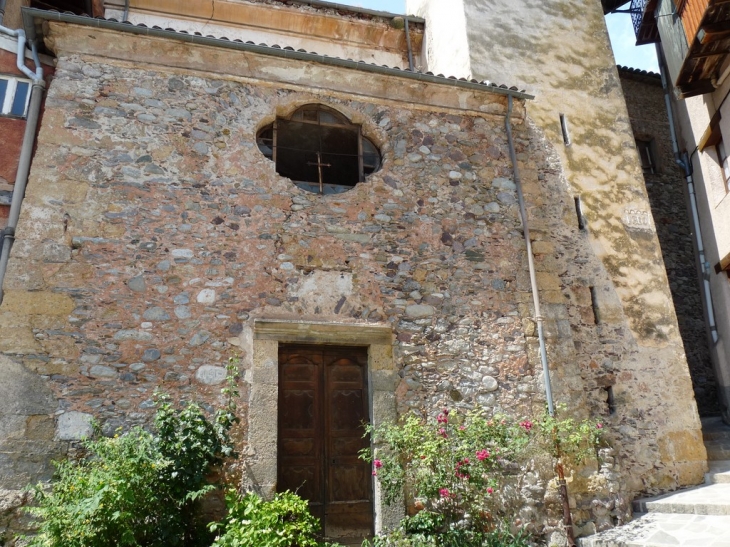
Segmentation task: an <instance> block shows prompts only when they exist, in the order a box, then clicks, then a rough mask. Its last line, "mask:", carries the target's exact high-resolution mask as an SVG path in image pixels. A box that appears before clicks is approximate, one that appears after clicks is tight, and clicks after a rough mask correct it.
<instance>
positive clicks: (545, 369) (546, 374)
mask: <svg viewBox="0 0 730 547" xmlns="http://www.w3.org/2000/svg"><path fill="white" fill-rule="evenodd" d="M512 104H513V103H512V97H511V96H508V97H507V116H506V118H505V127H506V129H507V144H508V145H509V156H510V159H511V161H512V171H513V173H514V182H515V186H516V187H517V200H518V202H519V205H520V216H521V218H522V230H523V232H524V235H525V244H526V245H527V266H528V269H529V270H530V287H531V289H532V300H533V303H534V305H535V322H536V323H537V336H538V340H539V342H540V359H541V361H542V373H543V380H544V384H545V398H546V399H547V406H548V412H549V413H550V416H554V415H555V407H554V405H553V391H552V387H551V385H550V367H549V366H548V359H547V349H546V345H545V332H544V329H543V317H542V314H541V313H540V296H539V294H538V292H537V290H538V288H537V276H536V274H535V258H534V256H533V254H532V242H531V241H530V226H529V224H528V219H527V208H526V206H525V195H524V193H523V192H522V180H521V179H520V172H519V169H518V167H517V156H516V154H515V145H514V140H513V138H512V125H511V118H512ZM553 442H554V444H555V453H556V456H557V463H556V466H555V467H556V471H557V474H558V486H559V488H560V497H561V499H562V501H563V524H564V525H565V535H566V537H567V540H568V543H567V547H576V544H575V535H574V534H573V517H572V515H571V514H570V501H569V498H568V485H567V483H566V482H565V469H564V468H563V462H562V460H561V457H560V441H559V440H558V438H557V437H554V438H553Z"/></svg>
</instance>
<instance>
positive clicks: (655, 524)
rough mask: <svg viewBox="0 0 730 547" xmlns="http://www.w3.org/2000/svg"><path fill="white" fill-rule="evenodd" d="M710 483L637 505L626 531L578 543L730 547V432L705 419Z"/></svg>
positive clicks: (588, 546)
mask: <svg viewBox="0 0 730 547" xmlns="http://www.w3.org/2000/svg"><path fill="white" fill-rule="evenodd" d="M702 431H703V436H704V440H705V446H706V447H707V454H708V459H709V461H708V467H709V472H708V473H707V474H706V475H705V484H704V485H703V486H698V487H695V488H689V489H686V490H680V491H678V492H672V493H671V494H666V495H664V496H658V497H655V498H647V499H643V500H637V501H636V502H634V506H635V508H636V509H637V510H638V511H640V512H641V514H640V515H637V517H638V518H636V519H635V520H634V521H632V522H630V523H629V524H627V525H625V526H621V527H619V528H614V529H613V530H607V531H606V532H601V533H600V534H596V535H594V536H591V537H588V538H583V539H580V540H578V541H579V545H580V546H581V547H669V546H673V547H730V427H729V426H726V425H724V424H722V423H721V422H720V421H719V418H717V419H704V420H703V421H702Z"/></svg>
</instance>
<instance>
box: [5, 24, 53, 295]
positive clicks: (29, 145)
mask: <svg viewBox="0 0 730 547" xmlns="http://www.w3.org/2000/svg"><path fill="white" fill-rule="evenodd" d="M0 33H3V34H8V35H10V36H14V37H16V38H17V39H18V59H17V66H18V69H20V71H21V72H23V74H25V75H26V76H28V77H29V78H31V79H32V80H33V86H32V87H31V91H30V102H29V104H28V117H27V118H26V121H25V133H24V134H23V144H22V145H21V149H20V157H19V159H18V172H17V174H16V176H15V186H14V187H13V199H12V201H11V202H10V214H9V216H8V224H7V227H6V228H5V229H4V230H3V231H2V253H0V302H2V299H3V294H4V293H3V290H2V286H3V283H4V281H5V272H6V271H7V268H8V258H9V256H10V249H11V247H12V245H13V242H14V241H15V228H16V227H17V225H18V218H19V217H20V205H21V203H22V202H23V197H24V196H25V186H26V184H27V182H28V172H29V171H30V161H31V158H32V155H33V143H34V141H35V134H36V129H37V128H38V118H39V117H40V111H41V102H42V100H43V91H44V90H45V87H46V84H45V82H44V81H43V67H42V66H41V62H40V59H39V58H38V48H37V47H36V44H35V42H34V43H33V44H31V51H32V54H33V62H34V63H35V66H36V70H35V72H33V71H32V70H30V69H29V68H28V67H27V66H25V32H24V31H22V30H10V29H6V28H5V27H0Z"/></svg>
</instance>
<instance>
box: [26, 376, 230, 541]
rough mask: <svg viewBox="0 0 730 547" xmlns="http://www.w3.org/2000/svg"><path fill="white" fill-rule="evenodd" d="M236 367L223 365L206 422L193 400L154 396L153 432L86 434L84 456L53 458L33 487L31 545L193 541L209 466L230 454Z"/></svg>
mask: <svg viewBox="0 0 730 547" xmlns="http://www.w3.org/2000/svg"><path fill="white" fill-rule="evenodd" d="M236 374H237V369H236V367H235V365H234V364H233V363H231V364H230V365H229V367H228V383H227V387H226V388H225V390H224V394H225V395H226V396H227V404H226V406H225V407H224V408H222V409H219V410H218V411H217V412H216V414H215V418H214V420H213V421H212V422H211V421H210V420H208V418H207V417H206V416H205V414H204V412H203V410H202V409H201V408H200V407H199V406H198V405H197V404H192V403H191V404H188V405H187V406H185V407H184V408H182V409H180V410H178V409H175V408H174V407H173V406H172V404H171V403H170V401H169V400H168V399H167V398H166V397H164V396H158V404H159V406H158V410H157V414H156V418H155V426H156V430H157V431H156V434H154V435H153V434H151V433H149V432H147V431H144V430H143V429H141V428H134V429H132V430H131V431H129V432H128V433H126V434H124V435H117V436H115V437H114V438H111V439H108V438H101V439H98V440H90V441H86V442H85V448H86V450H87V451H88V454H89V456H88V457H87V458H86V459H83V460H81V461H63V462H60V463H58V464H57V473H56V480H55V481H54V482H53V484H52V486H51V488H50V489H46V488H44V486H43V485H38V486H36V487H35V489H34V490H35V496H36V502H37V505H36V506H35V507H32V508H30V509H29V511H30V512H31V513H32V514H34V515H36V516H37V517H39V521H40V526H39V530H38V534H37V535H36V536H34V537H32V538H29V543H28V545H29V546H30V547H112V546H119V547H127V546H130V547H132V546H134V547H167V546H181V547H195V546H199V545H209V544H210V540H211V536H210V534H209V532H208V530H207V529H206V527H205V526H203V523H201V522H199V521H198V519H197V518H196V514H195V509H196V506H197V502H198V500H199V499H200V498H201V497H202V496H203V495H204V494H206V493H207V492H210V491H211V490H212V489H214V488H215V486H213V485H211V484H208V481H207V480H206V476H207V474H208V473H209V472H210V470H211V466H213V465H216V464H219V463H220V462H221V461H222V458H224V457H225V456H226V455H228V454H231V452H232V449H231V444H230V438H229V431H230V428H231V426H232V425H233V423H234V422H235V398H236V397H237V396H238V392H237V391H236V387H235V377H236Z"/></svg>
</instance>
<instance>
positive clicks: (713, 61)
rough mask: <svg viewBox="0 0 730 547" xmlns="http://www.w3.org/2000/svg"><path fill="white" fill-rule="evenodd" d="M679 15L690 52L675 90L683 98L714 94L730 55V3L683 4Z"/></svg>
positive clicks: (698, 0) (686, 0)
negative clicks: (720, 72)
mask: <svg viewBox="0 0 730 547" xmlns="http://www.w3.org/2000/svg"><path fill="white" fill-rule="evenodd" d="M677 13H678V15H679V17H681V19H682V24H683V26H684V32H685V34H686V36H687V44H688V47H689V49H688V51H687V55H686V56H685V58H684V61H683V63H682V67H681V69H680V71H679V75H678V77H677V80H676V82H675V86H676V87H677V89H678V91H679V94H680V97H682V98H686V97H692V96H694V95H702V94H704V93H711V92H712V91H714V90H715V83H716V81H717V78H718V77H719V76H720V75H719V71H720V68H721V66H722V64H723V62H724V61H725V59H726V58H727V55H728V53H730V0H683V1H680V3H679V5H678V7H677Z"/></svg>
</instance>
